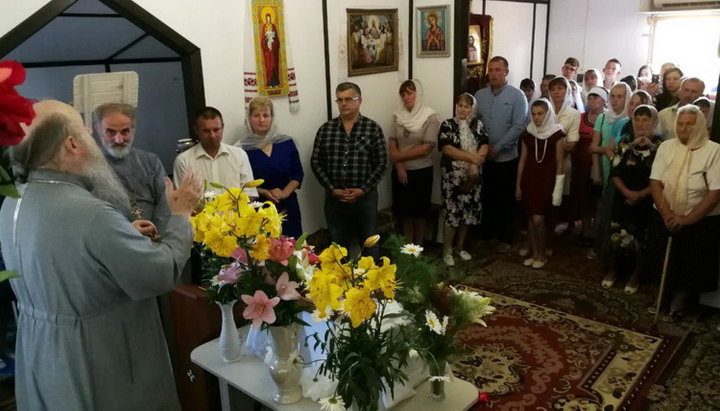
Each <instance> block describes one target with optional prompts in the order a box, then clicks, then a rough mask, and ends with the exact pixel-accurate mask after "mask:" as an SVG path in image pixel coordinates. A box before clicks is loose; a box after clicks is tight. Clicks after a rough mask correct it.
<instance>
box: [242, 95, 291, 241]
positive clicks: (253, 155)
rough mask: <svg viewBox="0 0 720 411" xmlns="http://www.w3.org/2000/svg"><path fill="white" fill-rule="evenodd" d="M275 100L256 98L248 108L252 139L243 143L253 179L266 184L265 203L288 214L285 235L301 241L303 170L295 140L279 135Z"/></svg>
mask: <svg viewBox="0 0 720 411" xmlns="http://www.w3.org/2000/svg"><path fill="white" fill-rule="evenodd" d="M273 115H274V113H273V104H272V100H270V99H269V98H267V97H255V98H253V99H252V100H250V104H249V105H248V111H247V116H246V117H245V125H246V127H247V131H248V136H247V137H246V138H245V139H243V140H242V141H240V143H239V144H240V145H241V146H242V148H243V149H244V150H245V151H246V152H247V155H248V157H249V158H250V165H251V166H252V171H253V176H254V177H255V178H261V179H263V180H265V182H264V183H263V184H262V185H261V186H260V187H258V194H260V197H261V200H267V201H272V202H273V203H275V205H276V207H277V209H278V211H280V212H283V213H285V215H286V217H285V221H283V234H284V235H286V236H289V237H295V238H298V237H300V235H301V234H302V223H301V218H300V206H299V204H298V200H297V193H296V192H295V190H297V189H298V188H300V184H301V183H302V180H303V176H304V173H303V169H302V164H301V163H300V155H299V153H298V150H297V147H295V143H294V142H293V140H292V138H290V137H289V136H286V135H284V134H278V133H277V127H276V126H275V122H274V121H273Z"/></svg>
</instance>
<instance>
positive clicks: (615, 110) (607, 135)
mask: <svg viewBox="0 0 720 411" xmlns="http://www.w3.org/2000/svg"><path fill="white" fill-rule="evenodd" d="M631 94H632V90H630V86H628V85H627V84H625V83H622V82H621V83H617V84H615V85H614V86H613V87H612V88H611V89H610V104H609V107H608V109H607V111H605V113H604V114H603V115H602V116H599V117H598V118H597V120H596V121H595V132H594V133H593V141H592V144H591V146H590V150H591V151H592V152H593V153H595V154H597V155H599V156H600V157H599V159H600V173H601V175H600V176H597V175H596V176H593V178H599V177H602V182H603V185H605V186H607V183H608V176H609V174H610V161H611V160H612V158H613V156H614V155H615V145H616V144H617V142H618V141H617V140H616V138H617V136H618V135H619V129H620V127H621V126H622V125H623V123H624V122H623V121H620V120H624V119H626V118H627V116H628V114H627V108H628V103H630V95H631Z"/></svg>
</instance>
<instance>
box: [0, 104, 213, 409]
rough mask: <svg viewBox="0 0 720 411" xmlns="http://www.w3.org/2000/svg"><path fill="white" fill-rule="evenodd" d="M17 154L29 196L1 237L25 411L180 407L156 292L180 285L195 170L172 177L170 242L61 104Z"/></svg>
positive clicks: (11, 203) (3, 220)
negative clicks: (138, 225)
mask: <svg viewBox="0 0 720 411" xmlns="http://www.w3.org/2000/svg"><path fill="white" fill-rule="evenodd" d="M34 108H35V112H36V114H37V117H36V118H35V120H34V121H33V123H32V125H31V126H30V127H28V128H27V130H26V134H27V136H26V137H25V139H24V140H23V142H22V143H20V144H19V145H18V146H15V147H13V149H12V151H11V156H12V161H13V167H14V170H15V171H16V176H17V177H18V181H19V182H21V183H24V184H22V185H21V186H20V191H21V194H22V197H21V198H20V199H17V200H14V199H6V201H5V202H4V204H3V205H2V209H1V210H0V243H2V250H3V255H4V257H5V260H6V263H7V266H8V269H10V270H16V271H18V272H19V274H20V275H21V277H19V278H16V279H12V280H11V284H12V287H13V289H14V291H15V293H16V294H17V298H18V306H19V309H20V317H19V320H18V331H17V347H16V349H17V351H16V360H17V374H16V380H15V394H16V399H17V408H18V409H19V410H47V409H54V410H103V411H107V410H130V409H139V410H140V409H141V410H174V409H179V408H180V407H179V402H178V399H177V393H176V390H175V384H174V381H173V375H172V370H171V367H170V360H169V356H168V352H167V348H166V344H165V339H164V336H163V333H162V328H161V324H160V317H159V314H158V308H157V304H156V301H155V298H154V297H155V296H157V295H160V294H163V293H167V292H168V291H170V290H171V289H172V288H173V287H174V286H175V284H176V283H177V282H178V280H179V277H180V274H181V271H182V268H183V265H184V264H185V261H186V260H187V258H188V255H189V252H190V247H191V245H192V231H191V228H190V223H189V216H190V214H191V212H192V211H193V209H194V208H195V206H196V205H197V204H198V201H199V199H200V196H201V193H202V188H201V185H200V182H199V179H198V178H197V177H196V176H195V175H194V173H192V172H191V173H189V174H186V175H185V177H184V179H183V181H182V183H181V184H180V186H179V187H178V188H177V190H176V189H174V188H173V186H172V183H170V181H169V180H166V190H167V198H168V203H169V207H170V210H171V212H172V216H171V217H170V219H169V220H168V224H167V230H166V232H165V235H164V236H163V238H162V240H161V241H160V242H153V241H151V240H150V239H149V238H148V237H145V236H143V235H141V234H140V233H139V232H138V231H137V230H136V229H135V228H134V227H133V225H131V223H130V221H129V219H128V214H127V213H128V211H129V201H128V198H127V194H124V192H123V190H122V184H121V183H120V182H119V181H118V180H117V177H115V175H114V173H113V172H112V170H111V169H110V167H109V166H108V165H107V162H106V161H105V159H104V156H103V155H102V153H101V152H100V150H99V148H98V146H97V145H96V143H95V142H94V140H93V139H92V137H91V136H90V134H89V132H88V130H87V129H85V127H84V126H83V122H82V119H81V118H80V115H79V113H78V112H77V111H76V110H75V109H73V108H72V107H70V106H68V105H66V104H63V103H60V102H57V101H42V102H39V103H36V104H35V105H34Z"/></svg>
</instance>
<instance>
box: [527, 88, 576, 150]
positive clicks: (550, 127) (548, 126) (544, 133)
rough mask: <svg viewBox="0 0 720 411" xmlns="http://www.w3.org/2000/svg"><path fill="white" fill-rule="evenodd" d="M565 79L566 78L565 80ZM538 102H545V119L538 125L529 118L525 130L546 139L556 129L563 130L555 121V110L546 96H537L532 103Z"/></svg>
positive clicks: (536, 136) (555, 131) (556, 130)
mask: <svg viewBox="0 0 720 411" xmlns="http://www.w3.org/2000/svg"><path fill="white" fill-rule="evenodd" d="M566 81H567V80H566ZM538 103H542V104H545V107H547V113H545V120H543V122H542V124H541V125H540V126H539V127H538V126H536V125H535V123H534V122H533V121H532V118H531V119H530V124H528V126H527V132H528V133H530V134H532V135H533V136H534V137H535V138H537V139H538V140H547V139H548V138H549V137H550V136H552V135H553V134H555V133H557V132H558V131H565V130H564V129H563V127H562V126H561V125H560V123H558V122H557V121H555V111H554V110H553V107H552V104H551V103H550V101H549V100H548V99H546V98H544V97H543V98H539V99H537V100H535V101H534V102H533V105H536V104H538ZM530 112H531V113H532V106H530Z"/></svg>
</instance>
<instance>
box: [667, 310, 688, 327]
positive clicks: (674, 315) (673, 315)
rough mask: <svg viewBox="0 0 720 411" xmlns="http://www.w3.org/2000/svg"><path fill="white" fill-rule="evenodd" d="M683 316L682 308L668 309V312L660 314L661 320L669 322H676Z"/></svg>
mask: <svg viewBox="0 0 720 411" xmlns="http://www.w3.org/2000/svg"><path fill="white" fill-rule="evenodd" d="M684 316H685V311H683V310H675V311H670V312H669V313H667V314H665V315H663V316H662V322H664V323H669V324H672V323H677V322H680V321H682V319H683V317H684Z"/></svg>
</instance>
